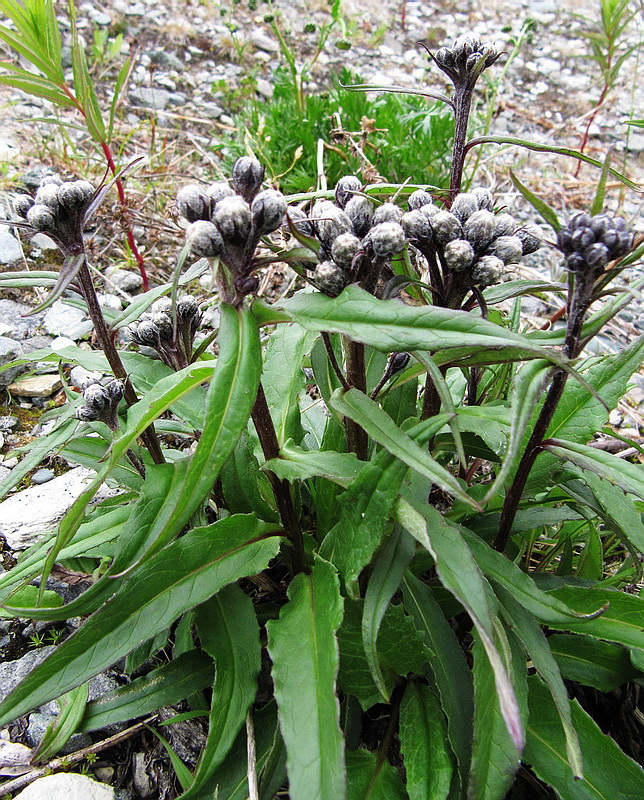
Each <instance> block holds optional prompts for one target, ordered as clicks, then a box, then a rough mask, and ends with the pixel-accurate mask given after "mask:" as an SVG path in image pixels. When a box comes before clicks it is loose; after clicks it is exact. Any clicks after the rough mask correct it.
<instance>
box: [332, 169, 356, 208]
mask: <svg viewBox="0 0 644 800" xmlns="http://www.w3.org/2000/svg"><path fill="white" fill-rule="evenodd" d="M361 190H362V184H361V183H360V180H359V179H358V178H356V176H355V175H345V176H344V177H343V178H340V180H339V181H338V182H337V183H336V185H335V202H336V203H337V205H339V206H340V208H342V209H343V208H344V207H345V206H346V204H347V203H348V202H349V200H351V198H352V197H353V195H354V193H355V192H360V191H361Z"/></svg>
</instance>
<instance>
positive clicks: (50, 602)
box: [0, 586, 64, 619]
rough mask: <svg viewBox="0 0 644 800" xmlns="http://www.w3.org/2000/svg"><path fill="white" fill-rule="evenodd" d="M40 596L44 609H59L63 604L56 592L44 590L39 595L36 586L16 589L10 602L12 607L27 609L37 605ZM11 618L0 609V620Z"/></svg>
mask: <svg viewBox="0 0 644 800" xmlns="http://www.w3.org/2000/svg"><path fill="white" fill-rule="evenodd" d="M40 594H42V597H41V603H42V605H43V607H44V608H60V607H61V606H62V604H63V602H64V601H63V598H62V597H61V596H60V595H59V594H58V592H54V591H52V590H50V589H46V590H45V591H44V592H42V593H41V592H39V590H38V587H37V586H23V587H22V588H21V589H18V591H16V592H14V593H13V594H12V595H11V602H12V603H13V604H14V605H19V606H22V607H24V608H29V607H30V606H35V605H36V604H37V603H38V596H39V595H40ZM11 616H13V615H12V614H9V613H7V612H6V611H5V610H4V609H3V608H0V619H3V618H7V617H11Z"/></svg>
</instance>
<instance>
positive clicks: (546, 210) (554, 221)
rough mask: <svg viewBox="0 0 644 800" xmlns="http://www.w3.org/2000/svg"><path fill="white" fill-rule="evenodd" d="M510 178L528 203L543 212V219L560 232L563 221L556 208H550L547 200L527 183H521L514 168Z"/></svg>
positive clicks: (540, 212) (556, 231)
mask: <svg viewBox="0 0 644 800" xmlns="http://www.w3.org/2000/svg"><path fill="white" fill-rule="evenodd" d="M510 180H511V181H512V183H513V184H514V188H515V189H518V191H519V192H520V193H521V194H522V195H523V197H524V198H525V199H526V200H527V201H528V203H530V205H531V206H532V207H533V208H534V209H535V211H537V212H538V213H539V214H541V216H542V217H543V219H544V220H545V221H546V222H547V223H548V225H550V227H551V228H552V229H553V231H554V232H555V233H558V232H559V231H560V230H561V222H559V218H558V217H557V214H556V213H555V211H554V209H552V208H550V206H549V205H548V204H547V203H546V201H545V200H543V199H542V198H541V197H539V196H538V195H536V194H535V193H534V192H531V191H530V189H528V187H527V186H526V185H525V184H523V183H521V181H520V180H519V179H518V178H517V176H516V175H515V174H514V172H513V171H512V170H510Z"/></svg>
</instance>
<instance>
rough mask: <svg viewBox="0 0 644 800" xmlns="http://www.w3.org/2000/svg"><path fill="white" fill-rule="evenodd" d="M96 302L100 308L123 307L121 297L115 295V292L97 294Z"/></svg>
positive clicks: (117, 308) (118, 308)
mask: <svg viewBox="0 0 644 800" xmlns="http://www.w3.org/2000/svg"><path fill="white" fill-rule="evenodd" d="M97 297H98V303H99V305H100V306H101V308H111V309H112V311H120V310H121V309H122V308H123V304H122V303H121V298H120V297H117V296H116V295H115V294H103V293H101V294H99V295H97Z"/></svg>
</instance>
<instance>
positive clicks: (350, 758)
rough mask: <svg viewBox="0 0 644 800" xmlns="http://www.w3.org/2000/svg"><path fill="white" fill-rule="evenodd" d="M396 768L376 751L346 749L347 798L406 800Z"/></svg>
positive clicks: (352, 799) (355, 799)
mask: <svg viewBox="0 0 644 800" xmlns="http://www.w3.org/2000/svg"><path fill="white" fill-rule="evenodd" d="M407 796H408V795H407V793H406V792H405V787H404V786H403V782H402V781H401V780H400V775H399V774H398V770H397V769H396V768H395V767H393V766H392V765H391V764H390V763H389V761H388V760H387V759H386V758H385V759H382V758H379V757H378V754H377V753H370V752H369V751H368V750H364V749H362V748H358V749H357V750H348V751H347V800H407Z"/></svg>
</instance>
